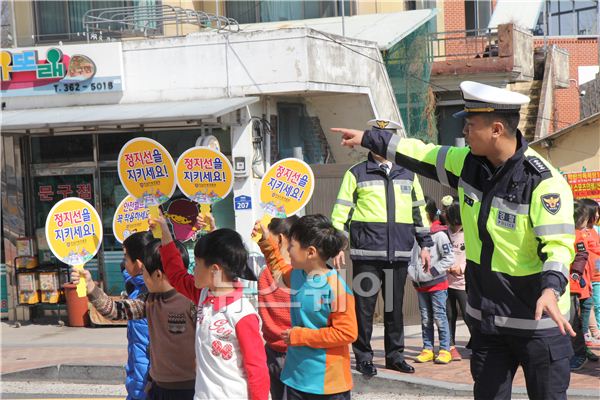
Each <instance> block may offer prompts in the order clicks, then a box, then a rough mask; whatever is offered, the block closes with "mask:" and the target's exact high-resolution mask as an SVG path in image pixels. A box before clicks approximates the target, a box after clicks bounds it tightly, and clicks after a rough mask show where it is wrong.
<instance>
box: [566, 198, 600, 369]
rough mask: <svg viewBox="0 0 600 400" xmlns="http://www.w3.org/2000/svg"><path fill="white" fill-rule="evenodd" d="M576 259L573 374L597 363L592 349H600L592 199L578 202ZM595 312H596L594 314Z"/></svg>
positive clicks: (599, 210)
mask: <svg viewBox="0 0 600 400" xmlns="http://www.w3.org/2000/svg"><path fill="white" fill-rule="evenodd" d="M574 210H575V211H574V216H573V218H574V221H575V260H574V261H573V263H572V264H571V270H570V282H569V283H570V291H571V310H570V323H571V326H572V327H573V330H574V331H575V333H576V336H575V337H573V338H572V340H571V342H572V344H573V353H574V355H573V357H572V358H571V371H577V370H579V369H581V368H583V366H584V365H585V364H586V362H587V361H588V360H589V361H598V356H597V355H595V354H594V353H593V352H592V351H591V350H590V349H589V347H600V331H599V328H600V325H599V322H600V239H599V235H598V231H597V229H598V225H597V224H598V221H599V220H600V207H599V205H598V203H596V202H595V201H594V200H591V199H581V200H577V201H576V202H575V207H574ZM592 309H594V313H592V312H591V311H592Z"/></svg>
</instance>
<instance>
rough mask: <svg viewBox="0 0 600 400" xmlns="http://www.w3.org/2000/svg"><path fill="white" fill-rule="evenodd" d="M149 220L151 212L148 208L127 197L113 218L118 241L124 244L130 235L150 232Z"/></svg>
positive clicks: (131, 197)
mask: <svg viewBox="0 0 600 400" xmlns="http://www.w3.org/2000/svg"><path fill="white" fill-rule="evenodd" d="M148 218H150V210H149V209H148V208H147V207H145V206H144V205H143V204H142V203H141V202H139V201H137V200H136V199H135V198H133V196H131V195H129V196H127V197H125V198H124V199H123V201H122V202H121V204H119V207H117V210H116V211H115V216H114V218H113V233H114V235H115V238H116V239H117V241H118V242H119V243H123V242H124V241H125V239H127V238H128V237H129V236H130V235H132V234H134V233H136V232H145V231H147V230H149V229H150V226H149V225H148Z"/></svg>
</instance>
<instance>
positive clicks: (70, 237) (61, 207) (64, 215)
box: [46, 197, 102, 265]
mask: <svg viewBox="0 0 600 400" xmlns="http://www.w3.org/2000/svg"><path fill="white" fill-rule="evenodd" d="M46 240H47V241H48V245H49V246H50V250H52V253H54V255H55V256H56V258H58V259H59V260H60V261H62V262H64V263H65V264H68V265H83V264H85V263H86V262H88V261H89V260H91V259H92V258H94V256H95V255H96V253H97V252H98V249H99V248H100V243H101V242H102V221H101V220H100V216H99V215H98V212H96V209H95V208H94V207H93V206H92V205H91V204H90V203H88V202H87V201H85V200H82V199H80V198H78V197H67V198H66V199H62V200H61V201H59V202H58V203H56V204H55V205H54V207H52V209H51V210H50V214H48V218H46Z"/></svg>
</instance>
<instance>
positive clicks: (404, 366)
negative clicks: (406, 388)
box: [385, 360, 415, 374]
mask: <svg viewBox="0 0 600 400" xmlns="http://www.w3.org/2000/svg"><path fill="white" fill-rule="evenodd" d="M385 368H386V369H391V370H393V371H400V372H404V373H407V374H414V373H415V369H414V368H413V367H412V366H411V365H409V364H408V363H407V362H406V361H404V360H402V361H396V362H395V363H387V362H386V363H385Z"/></svg>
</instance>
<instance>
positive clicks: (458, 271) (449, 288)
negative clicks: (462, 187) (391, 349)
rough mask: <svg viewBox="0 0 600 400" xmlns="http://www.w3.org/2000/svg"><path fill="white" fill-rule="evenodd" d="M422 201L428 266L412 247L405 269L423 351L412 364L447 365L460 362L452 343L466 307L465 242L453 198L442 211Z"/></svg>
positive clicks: (444, 200) (445, 199)
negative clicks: (426, 221)
mask: <svg viewBox="0 0 600 400" xmlns="http://www.w3.org/2000/svg"><path fill="white" fill-rule="evenodd" d="M425 201H426V206H425V211H426V212H427V218H428V219H429V223H430V226H431V228H430V232H431V238H432V240H433V243H434V245H433V246H432V247H431V248H430V253H431V262H430V264H429V265H422V263H421V262H420V261H421V258H420V257H418V254H419V251H420V249H419V248H418V246H417V244H416V243H415V246H414V248H413V256H412V258H411V263H410V264H409V267H408V274H409V276H410V278H411V280H412V281H413V285H414V287H415V290H416V291H417V296H418V300H419V311H420V314H421V334H422V337H423V349H422V351H421V353H420V354H419V355H418V356H417V357H416V359H415V361H416V362H419V363H425V362H429V361H433V362H435V363H436V364H448V363H449V362H451V361H460V360H461V359H462V357H461V355H460V353H459V352H458V350H457V349H456V346H455V339H456V321H457V316H458V309H460V311H461V313H462V315H465V310H466V304H467V293H466V290H465V280H464V272H465V267H466V256H465V240H464V234H463V231H462V222H461V219H460V205H459V202H458V200H456V199H454V198H452V196H446V197H444V198H443V199H442V205H443V209H442V210H439V209H438V207H437V205H436V203H435V201H433V200H432V199H431V198H429V197H427V196H426V198H425ZM434 321H435V325H436V326H437V328H438V337H439V351H438V354H437V355H435V353H434V329H433V325H434ZM467 326H468V325H467Z"/></svg>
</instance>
